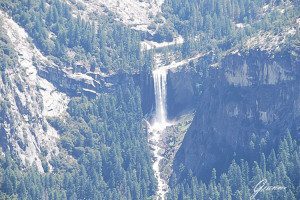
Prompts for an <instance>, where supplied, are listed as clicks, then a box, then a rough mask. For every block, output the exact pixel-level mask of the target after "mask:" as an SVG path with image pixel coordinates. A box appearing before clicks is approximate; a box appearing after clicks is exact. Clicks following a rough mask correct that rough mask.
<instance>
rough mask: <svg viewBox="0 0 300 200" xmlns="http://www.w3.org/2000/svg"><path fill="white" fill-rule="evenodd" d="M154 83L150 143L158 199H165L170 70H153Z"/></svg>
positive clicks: (166, 187)
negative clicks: (165, 155) (164, 170)
mask: <svg viewBox="0 0 300 200" xmlns="http://www.w3.org/2000/svg"><path fill="white" fill-rule="evenodd" d="M152 73H153V82H154V92H155V105H156V106H155V115H154V117H153V119H152V122H151V123H150V124H149V132H150V133H151V134H150V136H149V143H150V145H151V149H152V152H153V157H154V162H153V171H154V175H155V178H156V179H157V182H158V185H157V192H156V199H161V200H164V199H165V195H166V193H167V191H168V183H167V180H165V179H164V178H163V175H162V170H161V166H160V165H161V161H162V160H163V158H164V157H163V155H162V151H163V150H164V145H163V142H162V134H164V131H165V129H166V128H167V126H169V125H170V123H169V122H168V119H167V109H166V107H167V106H166V100H167V74H168V68H165V67H160V68H157V69H155V70H153V72H152Z"/></svg>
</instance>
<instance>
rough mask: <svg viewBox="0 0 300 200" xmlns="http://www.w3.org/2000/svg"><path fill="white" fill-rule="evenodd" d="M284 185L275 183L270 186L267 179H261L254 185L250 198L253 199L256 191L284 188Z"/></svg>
mask: <svg viewBox="0 0 300 200" xmlns="http://www.w3.org/2000/svg"><path fill="white" fill-rule="evenodd" d="M285 189H286V187H284V186H280V185H276V186H270V185H269V184H268V181H267V179H263V180H261V181H260V182H259V183H257V184H256V186H255V187H254V189H253V194H252V195H251V197H250V199H251V200H255V197H256V195H257V194H258V193H260V192H265V191H275V190H285Z"/></svg>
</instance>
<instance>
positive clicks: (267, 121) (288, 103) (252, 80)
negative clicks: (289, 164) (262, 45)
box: [174, 49, 300, 179]
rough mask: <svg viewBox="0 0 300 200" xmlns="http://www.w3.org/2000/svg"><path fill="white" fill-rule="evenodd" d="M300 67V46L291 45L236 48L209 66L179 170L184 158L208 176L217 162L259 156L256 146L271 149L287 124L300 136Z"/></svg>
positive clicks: (176, 163) (188, 166)
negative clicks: (277, 49) (281, 48)
mask: <svg viewBox="0 0 300 200" xmlns="http://www.w3.org/2000/svg"><path fill="white" fill-rule="evenodd" d="M299 66H300V60H299V49H290V50H285V51H282V52H280V53H276V54H271V55H270V54H269V53H267V52H264V51H260V50H250V51H249V52H244V53H239V52H236V53H232V54H230V55H227V56H226V57H225V58H224V59H223V60H222V61H221V66H220V67H219V68H210V69H209V75H208V77H207V78H206V80H205V88H204V91H203V93H202V95H201V96H200V97H197V104H198V107H197V110H196V114H195V117H194V120H193V122H192V124H191V126H190V128H189V130H188V132H187V134H186V136H185V138H184V141H183V144H182V146H181V147H180V149H179V151H178V153H177V155H176V158H175V161H174V170H175V172H179V166H180V164H181V163H183V164H184V165H185V166H186V169H187V170H189V169H190V170H192V172H193V173H194V175H196V176H198V177H201V178H202V179H203V178H204V179H205V178H207V177H209V175H210V172H211V170H212V168H213V167H216V166H220V167H219V168H220V169H219V170H223V169H222V168H226V166H228V164H229V162H230V161H231V160H232V159H233V158H239V157H243V155H245V154H247V156H248V157H250V158H255V157H256V155H255V150H254V149H253V148H255V149H257V148H266V149H267V147H268V146H269V144H274V143H276V142H277V140H278V139H279V138H280V136H281V135H282V134H284V133H285V131H286V129H289V130H290V131H291V132H292V133H294V134H296V136H298V137H299V132H300V67H299ZM198 67H201V66H198ZM203 67H205V66H203ZM253 133H254V134H253ZM253 135H255V136H256V137H253ZM252 143H253V145H254V146H253V145H251V144H252Z"/></svg>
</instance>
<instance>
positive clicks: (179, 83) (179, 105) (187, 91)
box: [167, 64, 196, 119]
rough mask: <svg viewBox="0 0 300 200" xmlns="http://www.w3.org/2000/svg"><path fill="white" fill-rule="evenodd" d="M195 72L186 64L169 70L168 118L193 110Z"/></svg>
mask: <svg viewBox="0 0 300 200" xmlns="http://www.w3.org/2000/svg"><path fill="white" fill-rule="evenodd" d="M194 76H195V72H193V71H192V70H191V68H190V64H186V65H184V66H182V67H180V68H178V69H175V70H169V73H168V84H167V93H168V95H167V96H168V98H167V110H168V118H169V119H173V118H176V117H178V116H180V115H181V114H183V113H184V112H188V111H191V110H193V108H194V106H195V100H196V94H195V93H196V91H195V80H196V79H195V77H194Z"/></svg>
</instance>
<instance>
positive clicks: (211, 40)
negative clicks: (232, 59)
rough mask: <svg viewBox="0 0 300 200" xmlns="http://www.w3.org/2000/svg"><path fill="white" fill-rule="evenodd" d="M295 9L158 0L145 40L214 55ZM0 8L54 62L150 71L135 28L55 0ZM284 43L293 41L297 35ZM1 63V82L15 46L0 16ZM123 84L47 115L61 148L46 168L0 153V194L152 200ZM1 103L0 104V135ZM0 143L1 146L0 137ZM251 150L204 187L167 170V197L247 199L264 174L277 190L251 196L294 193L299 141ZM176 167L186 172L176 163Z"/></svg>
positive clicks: (297, 195) (132, 99)
mask: <svg viewBox="0 0 300 200" xmlns="http://www.w3.org/2000/svg"><path fill="white" fill-rule="evenodd" d="M267 3H269V5H271V6H273V7H277V8H278V9H273V10H272V9H271V11H268V12H266V13H264V11H263V9H262V8H263V7H264V6H265V5H266V4H267ZM289 5H293V6H289ZM299 5H300V2H299V1H283V0H276V1H272V3H270V1H268V0H253V1H250V0H197V1H195V0H165V3H164V5H163V7H162V12H163V16H164V17H165V18H166V23H165V26H161V27H159V29H158V31H157V33H156V34H155V35H154V36H153V38H154V40H156V41H172V39H173V38H174V37H176V35H182V36H183V37H184V39H185V41H186V42H185V43H184V44H183V45H182V46H179V47H178V48H179V49H180V51H181V54H182V57H190V56H191V55H193V54H195V53H199V52H200V51H204V52H208V51H213V52H215V53H216V58H215V59H216V61H217V60H218V59H219V57H221V56H222V54H223V53H224V52H226V51H227V50H229V49H231V48H233V47H236V46H243V42H244V41H245V40H246V39H247V38H249V37H252V36H254V35H256V34H258V33H259V31H271V32H273V33H274V34H280V33H281V32H283V31H286V28H287V27H293V26H294V24H295V20H296V19H297V17H299ZM0 9H1V10H4V11H6V12H7V13H8V14H9V15H10V16H11V17H12V18H13V19H14V20H15V21H16V22H18V23H19V25H21V26H22V27H23V28H24V29H25V30H26V32H28V34H29V35H30V37H31V38H32V40H33V43H34V44H35V45H36V46H37V48H39V49H40V50H41V52H43V54H44V55H46V56H48V57H50V58H51V59H52V60H54V61H55V62H56V64H57V65H58V66H60V67H62V68H64V67H65V68H67V67H74V66H75V63H76V62H77V61H83V62H84V63H85V65H86V66H87V67H90V68H91V69H95V68H97V67H98V68H100V67H101V68H105V69H107V71H111V72H121V73H123V72H126V73H129V74H130V73H131V74H132V73H135V72H137V71H140V70H141V71H142V75H141V77H142V78H148V75H149V74H150V73H151V71H150V68H151V67H152V66H153V60H152V59H153V58H152V57H153V52H147V53H146V54H145V55H142V53H141V51H140V42H141V40H142V39H143V38H144V37H145V35H144V33H140V32H138V31H136V30H133V29H130V28H128V27H126V26H124V25H123V24H121V23H120V22H116V21H114V20H113V19H111V18H110V17H109V16H103V17H101V18H99V19H98V20H97V22H90V21H87V20H85V19H81V18H80V17H77V16H73V15H72V13H71V10H70V7H69V6H68V5H67V4H66V3H64V2H63V1H60V0H2V1H0ZM280 9H285V11H284V12H280ZM241 27H242V28H241ZM292 39H293V40H295V39H296V40H299V39H300V36H299V31H298V32H297V33H296V36H295V38H292ZM168 50H169V49H165V51H168ZM70 55H75V56H70ZM0 65H1V66H0V67H1V70H0V75H1V78H2V80H3V82H5V83H7V84H9V80H8V78H7V77H6V75H5V73H3V72H5V70H6V69H8V68H12V67H13V68H16V67H18V62H17V52H15V51H14V50H13V48H12V45H11V44H10V42H9V39H8V38H7V36H6V35H5V31H4V30H3V28H2V26H1V19H0ZM201 70H203V69H201ZM197 73H198V74H200V73H204V72H197ZM199 79H200V78H199ZM128 80H129V81H128V82H126V83H123V84H120V85H118V86H117V88H116V89H115V91H113V92H111V93H108V94H98V96H97V97H96V98H94V99H89V98H87V97H85V96H79V97H73V98H71V101H70V103H69V105H68V117H67V118H66V119H58V118H49V119H48V121H49V123H50V124H51V125H52V126H53V127H54V128H55V129H57V130H58V133H59V135H60V140H59V148H60V154H59V155H58V156H57V157H55V158H53V160H51V161H50V164H51V166H52V167H53V171H52V172H50V171H51V170H50V169H49V166H48V164H47V162H46V161H44V162H43V168H44V171H45V173H44V174H40V173H39V172H38V170H37V169H36V167H35V166H31V167H27V168H26V167H24V166H22V164H21V161H20V160H18V159H17V156H16V155H14V154H13V153H12V152H10V151H9V150H7V151H6V152H0V153H1V154H0V199H24V200H25V199H49V200H57V199H74V200H76V199H152V198H153V197H154V195H155V191H156V187H157V183H156V179H155V177H154V174H153V169H152V161H151V155H150V150H149V147H148V144H147V131H146V130H145V127H144V126H143V123H142V121H143V118H144V114H145V113H143V112H142V102H141V95H142V94H141V89H140V87H139V86H138V85H136V84H135V83H134V81H133V79H132V77H131V76H130V75H129V76H128ZM201 81H203V80H202V79H200V80H199V85H200V83H201V84H202V82H201ZM199 90H200V89H199ZM199 93H201V91H199ZM8 106H9V103H7V102H0V131H2V128H3V127H2V123H3V121H4V117H5V112H6V110H7V109H8ZM0 140H1V141H0V144H1V145H3V144H2V143H3V142H4V141H5V138H4V136H2V134H1V135H0ZM257 153H258V154H260V159H259V161H256V162H253V163H249V162H247V161H246V160H247V158H245V159H244V160H233V161H232V164H231V165H230V166H229V167H228V171H226V172H218V171H216V170H213V171H212V174H211V180H210V181H209V182H208V183H205V182H202V181H201V180H199V179H197V178H195V177H194V176H193V174H192V173H191V172H188V174H189V176H188V177H181V175H180V174H177V175H174V176H172V178H171V180H170V187H171V189H170V191H169V194H168V199H212V200H217V199H228V200H230V199H237V200H240V199H250V197H251V195H252V194H253V188H254V187H255V185H256V184H257V183H258V182H259V181H261V180H263V179H264V178H266V179H267V181H268V183H269V184H270V185H272V186H276V185H280V186H284V187H286V189H285V190H280V191H275V192H261V193H259V194H257V196H256V197H257V198H259V199H287V200H294V199H295V200H296V199H300V186H299V180H300V174H299V172H300V157H299V156H300V149H299V141H296V140H295V139H293V138H292V137H291V135H290V134H286V136H285V137H284V138H282V140H281V142H280V144H279V146H278V148H276V147H274V148H273V149H272V150H271V151H270V153H266V152H264V151H257ZM4 155H5V156H4ZM182 172H183V174H186V171H185V168H184V166H182Z"/></svg>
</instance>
